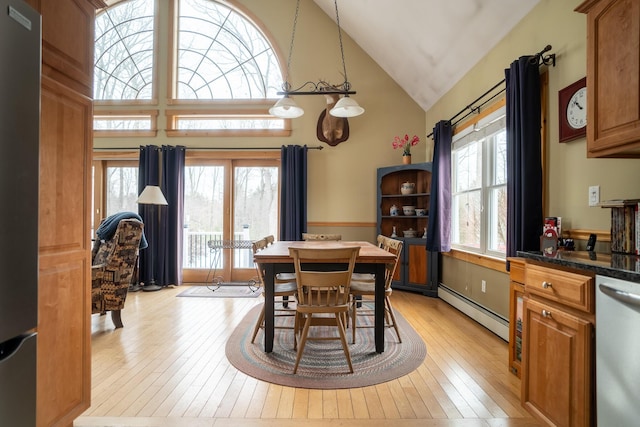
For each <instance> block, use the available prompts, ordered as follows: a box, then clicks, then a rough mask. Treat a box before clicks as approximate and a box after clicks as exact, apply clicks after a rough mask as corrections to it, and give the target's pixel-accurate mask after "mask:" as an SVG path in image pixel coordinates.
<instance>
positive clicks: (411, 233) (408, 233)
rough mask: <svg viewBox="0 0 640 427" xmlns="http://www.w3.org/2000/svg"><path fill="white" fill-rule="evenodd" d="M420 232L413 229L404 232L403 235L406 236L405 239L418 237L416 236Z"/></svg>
mask: <svg viewBox="0 0 640 427" xmlns="http://www.w3.org/2000/svg"><path fill="white" fill-rule="evenodd" d="M417 233H418V232H417V231H416V230H414V229H413V228H410V229H408V230H404V231H403V232H402V234H404V237H416V234H417Z"/></svg>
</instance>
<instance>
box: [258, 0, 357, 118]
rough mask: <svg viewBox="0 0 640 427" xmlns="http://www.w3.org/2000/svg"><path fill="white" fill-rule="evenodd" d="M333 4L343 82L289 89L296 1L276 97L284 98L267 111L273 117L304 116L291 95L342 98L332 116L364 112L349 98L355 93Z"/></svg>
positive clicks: (353, 115)
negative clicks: (287, 54)
mask: <svg viewBox="0 0 640 427" xmlns="http://www.w3.org/2000/svg"><path fill="white" fill-rule="evenodd" d="M333 3H334V6H335V11H336V24H337V26H338V41H339V43H340V55H341V59H342V71H343V73H344V82H343V83H341V84H339V85H333V84H330V83H328V82H326V81H323V80H320V81H318V82H312V81H308V82H305V83H304V84H302V85H301V86H300V87H298V88H296V89H292V88H291V83H290V72H291V58H292V56H293V47H294V41H295V36H296V28H297V25H298V16H299V12H300V0H297V1H296V11H295V14H294V18H293V29H292V31H291V43H290V45H289V56H288V58H287V69H286V79H285V81H284V82H283V83H282V89H283V90H282V91H281V92H278V95H284V98H282V99H280V100H279V101H278V102H276V104H275V105H274V106H273V107H271V108H270V109H269V113H270V114H272V115H273V116H276V117H280V118H290V119H291V118H296V117H300V116H302V115H303V114H304V110H303V109H302V108H300V107H299V106H298V105H297V104H296V102H295V101H294V100H293V99H291V98H290V96H291V95H342V98H341V99H340V100H338V102H337V103H336V104H335V106H334V107H333V108H332V109H331V110H330V111H329V113H330V114H331V115H332V116H335V117H355V116H359V115H360V114H362V113H363V112H364V108H362V107H360V106H359V105H358V103H357V102H356V101H355V100H353V99H352V98H349V95H355V93H356V92H355V91H352V90H351V83H349V81H348V79H347V65H346V61H345V57H344V45H343V43H342V29H341V27H340V15H339V13H338V0H334V2H333ZM304 87H309V90H306V91H303V90H302V89H303V88H304Z"/></svg>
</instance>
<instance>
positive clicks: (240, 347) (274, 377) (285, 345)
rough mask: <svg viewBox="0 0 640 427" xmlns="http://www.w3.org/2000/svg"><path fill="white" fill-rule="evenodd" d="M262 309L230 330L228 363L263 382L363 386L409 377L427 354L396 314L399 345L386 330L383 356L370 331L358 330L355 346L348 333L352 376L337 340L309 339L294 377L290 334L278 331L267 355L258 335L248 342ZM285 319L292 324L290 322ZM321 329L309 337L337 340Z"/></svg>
mask: <svg viewBox="0 0 640 427" xmlns="http://www.w3.org/2000/svg"><path fill="white" fill-rule="evenodd" d="M261 308H262V306H257V307H254V308H253V309H252V310H251V311H250V312H249V313H248V314H247V315H246V316H245V318H244V319H243V320H242V321H241V322H240V324H239V325H238V326H237V327H236V329H235V330H234V331H233V333H232V334H231V336H230V337H229V340H228V341H227V345H226V355H227V359H229V362H231V364H232V365H233V366H235V367H236V368H237V369H238V370H239V371H242V372H244V373H245V374H247V375H249V376H251V377H254V378H257V379H259V380H262V381H266V382H270V383H274V384H279V385H284V386H290V387H299V388H318V389H340V388H354V387H365V386H370V385H374V384H379V383H382V382H386V381H390V380H393V379H395V378H399V377H401V376H403V375H407V374H409V373H410V372H412V371H413V370H415V369H416V368H418V366H420V365H421V364H422V362H423V361H424V358H425V356H426V354H427V349H426V346H425V344H424V341H422V338H421V337H420V336H419V335H418V334H417V333H416V332H415V331H414V329H413V328H412V327H411V326H410V325H409V324H408V323H407V321H406V320H405V319H404V318H403V317H402V316H401V315H400V314H399V313H397V312H396V313H395V315H396V320H397V322H398V326H399V328H400V336H401V337H402V343H399V342H398V338H397V336H396V334H395V331H394V330H393V328H385V351H384V352H383V353H380V354H378V353H376V352H375V342H374V331H373V328H357V330H356V343H355V344H353V343H351V341H352V339H351V334H352V330H351V328H348V329H347V342H348V343H349V351H350V352H351V363H352V364H353V370H354V373H349V367H348V365H347V359H346V356H345V354H344V352H343V350H342V345H341V344H340V341H339V340H336V341H312V340H308V341H307V344H306V346H305V348H304V352H303V354H302V359H301V360H300V366H299V367H298V372H297V373H296V374H295V375H294V374H293V373H292V372H293V366H294V364H295V360H296V352H295V351H294V350H293V330H292V329H276V331H275V334H274V335H275V337H274V342H273V352H271V353H265V351H264V345H263V337H264V334H263V331H262V330H261V331H259V332H258V336H257V337H256V340H255V342H254V343H253V344H252V343H251V335H252V333H253V327H254V325H255V322H256V320H257V318H258V315H259V314H260V310H261ZM286 319H287V320H288V321H289V322H291V324H292V323H293V318H292V317H291V318H286ZM276 320H277V321H279V320H282V319H276ZM366 320H368V321H369V324H370V323H371V322H372V321H373V319H372V318H369V317H359V318H358V322H359V323H358V324H367V322H366ZM278 324H280V323H278ZM314 329H315V331H314ZM323 329H324V328H312V330H311V332H310V336H314V335H315V336H318V335H320V334H322V333H327V334H328V333H331V334H335V336H338V332H337V331H336V330H335V328H333V330H328V329H327V330H323ZM312 334H313V335H312ZM332 336H333V335H332Z"/></svg>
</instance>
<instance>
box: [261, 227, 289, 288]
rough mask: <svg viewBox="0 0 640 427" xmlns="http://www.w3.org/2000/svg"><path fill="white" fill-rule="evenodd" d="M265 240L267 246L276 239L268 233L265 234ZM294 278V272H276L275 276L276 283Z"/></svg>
mask: <svg viewBox="0 0 640 427" xmlns="http://www.w3.org/2000/svg"><path fill="white" fill-rule="evenodd" d="M265 240H266V241H267V246H271V245H272V244H273V242H275V241H276V238H275V237H274V236H273V234H269V235H268V236H265ZM295 280H296V273H294V272H290V273H288V272H284V273H278V274H276V277H275V281H276V283H277V282H293V281H295Z"/></svg>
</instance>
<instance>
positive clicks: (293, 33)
mask: <svg viewBox="0 0 640 427" xmlns="http://www.w3.org/2000/svg"><path fill="white" fill-rule="evenodd" d="M299 11H300V0H297V1H296V13H295V15H294V16H293V29H292V30H291V44H289V58H287V78H286V79H285V81H284V83H283V84H282V90H283V91H284V92H288V91H290V90H291V85H290V84H289V80H290V79H291V76H290V73H291V56H292V54H293V41H294V40H295V38H296V27H297V26H298V13H299Z"/></svg>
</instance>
